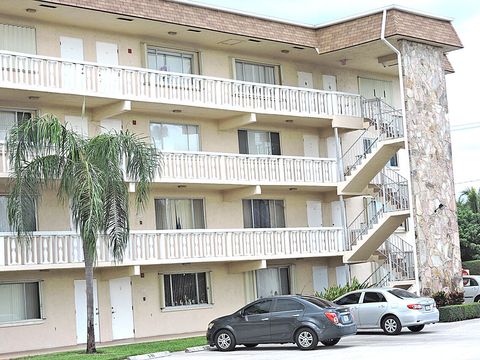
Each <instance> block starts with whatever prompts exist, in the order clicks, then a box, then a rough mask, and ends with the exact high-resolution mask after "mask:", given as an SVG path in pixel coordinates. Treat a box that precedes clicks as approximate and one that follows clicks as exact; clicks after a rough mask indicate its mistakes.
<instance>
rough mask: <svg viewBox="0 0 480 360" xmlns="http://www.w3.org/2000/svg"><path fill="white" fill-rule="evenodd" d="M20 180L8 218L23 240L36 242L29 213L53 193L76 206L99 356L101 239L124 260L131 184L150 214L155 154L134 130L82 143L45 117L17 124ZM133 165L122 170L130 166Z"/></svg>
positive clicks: (12, 151) (13, 152)
mask: <svg viewBox="0 0 480 360" xmlns="http://www.w3.org/2000/svg"><path fill="white" fill-rule="evenodd" d="M7 148H8V151H9V161H10V164H11V165H12V171H13V174H12V175H13V178H12V186H11V191H10V194H9V198H8V205H7V207H8V219H9V222H10V224H11V225H12V227H13V229H15V231H16V232H17V236H18V237H19V239H20V240H21V241H27V242H28V241H29V240H30V237H31V233H29V230H28V229H29V226H28V225H29V218H28V216H27V214H28V211H29V209H32V206H34V204H35V202H36V201H37V199H38V198H39V197H40V196H41V193H42V190H43V189H45V188H47V187H48V188H52V187H55V188H58V192H57V197H58V199H59V201H61V202H62V203H63V204H68V205H70V208H71V212H72V218H73V222H74V224H75V227H76V229H77V231H79V234H80V236H81V239H82V244H83V255H84V262H85V280H86V288H87V290H86V295H87V349H86V352H87V353H95V352H96V347H95V334H94V326H93V324H94V311H93V268H94V265H95V262H96V245H97V241H103V240H104V239H105V241H107V242H108V245H109V247H110V250H111V253H112V255H113V257H114V259H115V261H121V260H122V257H123V253H124V250H125V247H126V245H127V242H128V238H129V230H130V226H129V219H128V214H129V201H128V198H129V193H128V189H127V183H126V182H125V178H127V179H128V181H131V182H135V183H136V201H135V202H136V207H137V211H141V210H143V209H144V206H145V204H146V201H147V199H148V190H149V183H150V182H151V181H152V180H153V177H154V175H155V172H156V169H157V165H158V157H157V153H156V151H155V149H154V148H153V147H152V146H150V145H148V144H146V143H145V142H144V141H143V139H141V138H139V137H138V136H136V135H134V134H132V133H130V132H128V131H127V132H123V131H120V132H110V133H107V134H101V135H97V136H95V137H92V138H82V137H80V136H79V135H77V134H76V133H75V132H73V131H72V130H69V129H67V127H66V126H65V125H64V124H62V123H61V122H60V121H59V120H58V119H57V118H56V117H55V116H53V115H45V116H42V117H35V118H33V119H31V120H27V121H25V122H23V123H22V124H20V125H19V126H16V127H14V128H13V129H12V130H11V131H10V134H9V137H8V140H7ZM123 163H124V164H125V167H122V164H123Z"/></svg>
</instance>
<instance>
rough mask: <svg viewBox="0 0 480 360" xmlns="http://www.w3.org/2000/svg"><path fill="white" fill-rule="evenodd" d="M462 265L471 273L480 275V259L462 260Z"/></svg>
mask: <svg viewBox="0 0 480 360" xmlns="http://www.w3.org/2000/svg"><path fill="white" fill-rule="evenodd" d="M463 267H464V268H465V269H468V270H470V274H471V275H480V260H471V261H464V262H463Z"/></svg>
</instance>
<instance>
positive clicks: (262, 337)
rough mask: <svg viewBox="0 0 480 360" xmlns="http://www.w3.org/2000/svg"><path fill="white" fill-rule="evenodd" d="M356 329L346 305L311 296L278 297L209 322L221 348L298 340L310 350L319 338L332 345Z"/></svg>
mask: <svg viewBox="0 0 480 360" xmlns="http://www.w3.org/2000/svg"><path fill="white" fill-rule="evenodd" d="M356 332H357V326H356V325H355V323H354V322H353V319H352V316H351V315H350V311H349V310H348V309H347V308H345V307H340V306H338V305H335V304H334V303H332V302H330V301H326V300H322V299H319V298H315V297H309V296H296V295H295V296H276V297H271V298H265V299H259V300H257V301H254V302H253V303H250V304H248V305H247V306H245V307H244V308H242V309H240V310H238V311H237V312H235V313H233V314H231V315H227V316H223V317H221V318H218V319H215V320H213V321H212V322H211V323H210V324H208V330H207V340H208V343H209V344H210V345H211V346H213V345H215V346H216V347H217V349H218V350H220V351H230V350H233V349H234V348H235V346H236V345H244V346H246V347H255V346H257V345H258V344H267V343H277V344H284V343H296V344H297V346H298V347H299V348H300V349H302V350H311V349H314V348H315V347H317V345H318V342H319V341H320V342H321V343H322V344H324V345H325V346H333V345H335V344H337V343H338V342H339V341H340V338H341V337H343V336H347V335H353V334H355V333H356Z"/></svg>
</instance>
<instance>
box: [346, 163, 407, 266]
mask: <svg viewBox="0 0 480 360" xmlns="http://www.w3.org/2000/svg"><path fill="white" fill-rule="evenodd" d="M375 179H376V180H379V181H376V182H378V183H376V184H371V188H372V193H373V195H372V196H368V197H366V206H365V208H364V210H363V211H361V212H360V213H359V214H358V215H357V216H356V217H355V219H353V220H352V221H351V222H350V223H349V225H348V227H347V233H348V246H349V247H348V248H349V249H350V251H348V252H347V253H346V254H345V255H344V257H343V261H344V262H345V263H357V262H366V261H369V259H370V257H371V256H372V254H373V253H374V252H375V250H377V249H378V248H379V247H380V246H381V245H382V244H383V243H384V242H385V240H386V239H387V238H389V237H390V236H391V235H392V234H393V233H394V231H395V230H396V229H397V228H398V227H399V226H400V225H401V224H402V223H403V222H404V221H405V220H406V219H407V218H408V216H409V215H410V212H409V198H408V182H407V179H405V178H404V177H402V176H401V175H400V174H398V173H397V172H395V171H393V170H391V169H389V168H385V169H384V170H382V172H381V173H380V174H379V175H378V176H377V177H375Z"/></svg>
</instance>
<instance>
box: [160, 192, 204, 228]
mask: <svg viewBox="0 0 480 360" xmlns="http://www.w3.org/2000/svg"><path fill="white" fill-rule="evenodd" d="M155 219H156V224H157V230H175V229H178V230H179V229H205V218H204V211H203V199H155Z"/></svg>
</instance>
